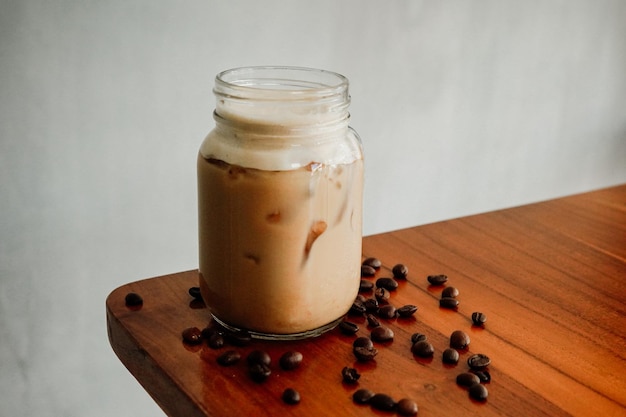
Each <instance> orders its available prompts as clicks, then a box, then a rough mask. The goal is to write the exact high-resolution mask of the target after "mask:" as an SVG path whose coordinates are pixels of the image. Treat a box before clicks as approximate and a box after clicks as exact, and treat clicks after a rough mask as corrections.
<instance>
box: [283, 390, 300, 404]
mask: <svg viewBox="0 0 626 417" xmlns="http://www.w3.org/2000/svg"><path fill="white" fill-rule="evenodd" d="M282 399H283V401H284V402H285V404H290V405H294V404H298V403H299V402H300V393H299V392H298V391H296V390H295V389H293V388H287V389H285V390H284V391H283V395H282Z"/></svg>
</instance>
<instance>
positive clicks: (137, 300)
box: [124, 292, 143, 307]
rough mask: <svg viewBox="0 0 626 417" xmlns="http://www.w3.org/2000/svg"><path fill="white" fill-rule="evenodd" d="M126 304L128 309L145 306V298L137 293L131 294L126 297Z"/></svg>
mask: <svg viewBox="0 0 626 417" xmlns="http://www.w3.org/2000/svg"><path fill="white" fill-rule="evenodd" d="M124 302H125V303H126V307H139V306H141V305H143V298H142V297H141V295H139V294H137V293H135V292H129V293H128V294H126V297H124Z"/></svg>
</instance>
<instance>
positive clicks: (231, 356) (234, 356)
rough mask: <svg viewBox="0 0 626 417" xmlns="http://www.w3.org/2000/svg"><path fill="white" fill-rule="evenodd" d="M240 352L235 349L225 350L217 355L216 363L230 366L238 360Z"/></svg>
mask: <svg viewBox="0 0 626 417" xmlns="http://www.w3.org/2000/svg"><path fill="white" fill-rule="evenodd" d="M239 359H241V354H240V353H239V352H237V351H236V350H227V351H226V352H224V353H222V354H221V355H220V356H218V357H217V363H219V364H220V365H222V366H231V365H234V364H236V363H237V362H239Z"/></svg>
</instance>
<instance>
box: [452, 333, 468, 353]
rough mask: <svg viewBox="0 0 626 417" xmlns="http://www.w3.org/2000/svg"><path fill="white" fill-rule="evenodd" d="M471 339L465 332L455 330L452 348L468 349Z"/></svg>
mask: <svg viewBox="0 0 626 417" xmlns="http://www.w3.org/2000/svg"><path fill="white" fill-rule="evenodd" d="M469 344H470V337H469V336H468V334H467V333H465V332H464V331H463V330H455V331H453V332H452V334H451V335H450V347H451V348H454V349H461V350H462V349H467V347H468V346H469Z"/></svg>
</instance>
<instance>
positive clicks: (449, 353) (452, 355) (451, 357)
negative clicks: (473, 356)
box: [441, 348, 459, 365]
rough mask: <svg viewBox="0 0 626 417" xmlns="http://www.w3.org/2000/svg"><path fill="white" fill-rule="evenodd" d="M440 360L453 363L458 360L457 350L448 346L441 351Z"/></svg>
mask: <svg viewBox="0 0 626 417" xmlns="http://www.w3.org/2000/svg"><path fill="white" fill-rule="evenodd" d="M441 360H442V361H443V363H447V364H450V365H454V364H456V363H458V362H459V352H457V351H456V349H452V348H448V349H446V350H444V351H443V355H442V356H441Z"/></svg>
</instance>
